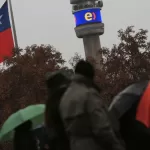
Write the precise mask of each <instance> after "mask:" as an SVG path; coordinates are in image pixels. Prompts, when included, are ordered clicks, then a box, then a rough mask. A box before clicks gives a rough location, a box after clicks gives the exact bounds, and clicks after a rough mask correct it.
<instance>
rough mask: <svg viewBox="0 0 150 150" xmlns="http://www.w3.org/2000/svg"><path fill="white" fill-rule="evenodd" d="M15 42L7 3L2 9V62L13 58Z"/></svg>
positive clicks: (0, 15) (0, 33) (0, 55)
mask: <svg viewBox="0 0 150 150" xmlns="http://www.w3.org/2000/svg"><path fill="white" fill-rule="evenodd" d="M13 48H14V41H13V36H12V31H11V25H10V19H9V12H8V4H7V1H6V2H5V3H4V4H3V6H2V7H1V8H0V62H3V60H4V58H5V57H11V56H12V50H13Z"/></svg>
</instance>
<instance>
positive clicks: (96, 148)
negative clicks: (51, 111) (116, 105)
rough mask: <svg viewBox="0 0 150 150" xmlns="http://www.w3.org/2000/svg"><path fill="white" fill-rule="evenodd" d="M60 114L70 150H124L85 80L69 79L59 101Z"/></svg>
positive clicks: (103, 109) (93, 91) (95, 92)
mask: <svg viewBox="0 0 150 150" xmlns="http://www.w3.org/2000/svg"><path fill="white" fill-rule="evenodd" d="M82 79H83V82H82ZM87 83H88V84H87ZM60 114H61V116H62V119H63V122H64V124H65V129H66V132H67V134H68V137H69V140H70V146H71V150H124V148H123V147H122V146H121V144H120V143H119V141H118V140H117V138H116V137H115V134H114V132H113V130H112V128H111V125H110V123H109V118H108V115H107V109H106V108H105V106H104V105H103V102H102V100H101V98H100V95H99V91H98V89H97V88H96V86H95V87H94V84H93V83H91V84H90V82H89V81H88V80H87V81H86V79H85V78H83V77H81V76H76V77H75V78H74V79H73V81H72V83H71V85H70V87H69V88H68V89H67V91H66V92H65V94H64V96H63V98H62V100H61V103H60Z"/></svg>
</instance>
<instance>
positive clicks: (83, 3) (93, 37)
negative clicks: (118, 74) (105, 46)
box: [70, 0, 104, 69]
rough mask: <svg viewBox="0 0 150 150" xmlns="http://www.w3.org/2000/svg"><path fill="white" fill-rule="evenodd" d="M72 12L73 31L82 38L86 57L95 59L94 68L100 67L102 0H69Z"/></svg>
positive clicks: (102, 28)
mask: <svg viewBox="0 0 150 150" xmlns="http://www.w3.org/2000/svg"><path fill="white" fill-rule="evenodd" d="M70 4H71V5H72V14H73V15H74V17H75V24H76V27H75V33H76V36H77V37H78V38H83V44H84V50H85V56H86V58H88V57H92V58H94V59H95V60H96V62H97V64H96V68H98V69H101V64H100V63H101V60H102V55H101V53H100V50H101V44H100V38H99V36H100V35H102V34H103V33H104V23H103V22H102V16H101V9H102V7H103V2H102V0H70Z"/></svg>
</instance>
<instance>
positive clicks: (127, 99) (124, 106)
mask: <svg viewBox="0 0 150 150" xmlns="http://www.w3.org/2000/svg"><path fill="white" fill-rule="evenodd" d="M148 83H149V81H148V80H146V81H142V82H138V83H135V84H132V85H130V86H128V87H127V88H125V89H124V90H123V91H122V92H120V93H119V94H118V95H117V96H115V97H114V99H113V101H112V103H111V104H110V106H109V114H110V116H111V115H112V116H113V117H114V116H115V119H116V120H118V119H119V118H120V117H122V116H123V115H124V114H125V113H126V112H127V111H128V110H129V109H130V108H131V107H132V105H133V104H135V103H136V102H138V101H139V100H140V98H141V96H142V95H143V93H144V91H145V89H146V88H147V86H148ZM113 117H111V119H112V118H113ZM113 119H114V118H113Z"/></svg>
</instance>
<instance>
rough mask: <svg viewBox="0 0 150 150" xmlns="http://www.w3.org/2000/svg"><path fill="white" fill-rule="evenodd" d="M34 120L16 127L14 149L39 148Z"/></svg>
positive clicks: (33, 149) (31, 149) (34, 149)
mask: <svg viewBox="0 0 150 150" xmlns="http://www.w3.org/2000/svg"><path fill="white" fill-rule="evenodd" d="M31 130H32V122H31V121H27V122H25V123H24V124H21V125H20V126H18V127H17V128H16V129H15V136H14V143H13V144H14V150H38V149H37V146H36V140H35V138H34V136H33V133H32V131H31Z"/></svg>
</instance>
